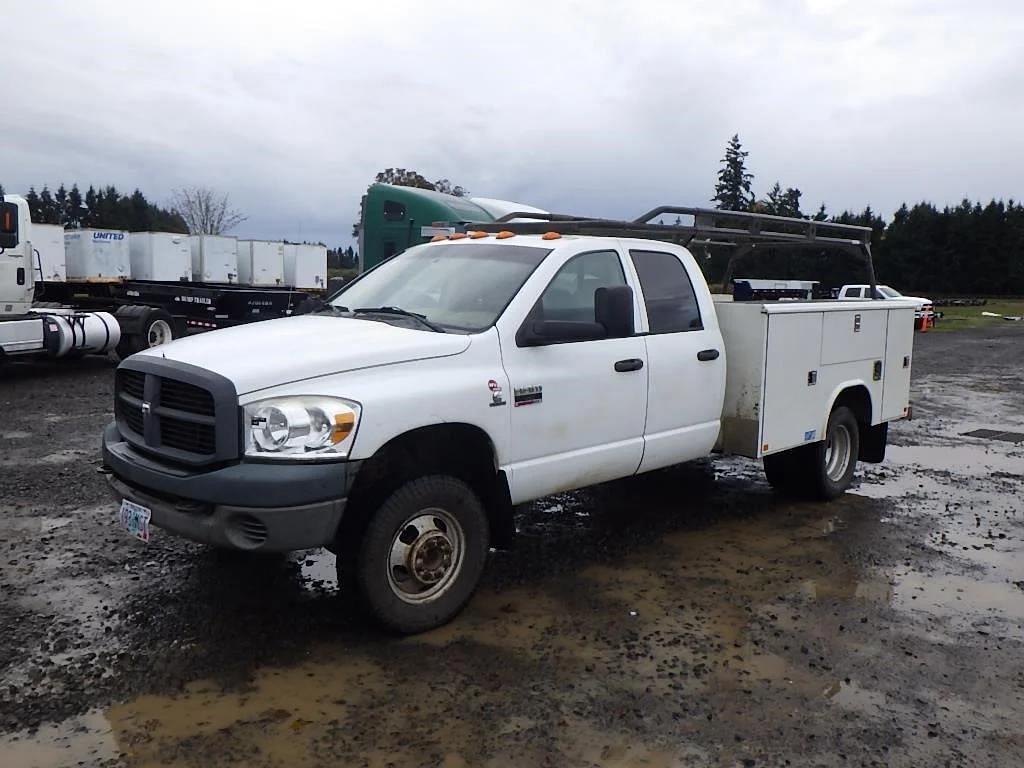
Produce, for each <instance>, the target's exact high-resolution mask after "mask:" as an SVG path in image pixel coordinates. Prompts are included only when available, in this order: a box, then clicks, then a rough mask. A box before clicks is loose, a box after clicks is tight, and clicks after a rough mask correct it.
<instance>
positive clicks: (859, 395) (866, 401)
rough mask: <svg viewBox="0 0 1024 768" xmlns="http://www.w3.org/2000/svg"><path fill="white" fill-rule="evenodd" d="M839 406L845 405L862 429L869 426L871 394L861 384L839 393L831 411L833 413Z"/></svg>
mask: <svg viewBox="0 0 1024 768" xmlns="http://www.w3.org/2000/svg"><path fill="white" fill-rule="evenodd" d="M841 405H845V406H846V407H847V408H849V409H850V410H851V411H853V415H854V416H856V417H857V423H858V425H859V426H860V427H861V428H862V429H867V428H868V427H870V426H871V393H870V392H868V388H867V387H865V386H864V385H863V384H858V385H857V386H854V387H848V388H847V389H844V390H843V391H842V392H840V393H839V396H838V397H837V398H836V400H835V402H834V403H833V404H832V410H833V411H834V410H835V409H836V408H838V407H839V406H841Z"/></svg>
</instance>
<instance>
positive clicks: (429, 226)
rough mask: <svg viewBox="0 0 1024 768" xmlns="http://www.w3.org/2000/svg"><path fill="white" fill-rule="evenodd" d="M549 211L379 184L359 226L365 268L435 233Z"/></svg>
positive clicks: (368, 198)
mask: <svg viewBox="0 0 1024 768" xmlns="http://www.w3.org/2000/svg"><path fill="white" fill-rule="evenodd" d="M516 212H523V213H546V211H542V210H541V209H540V208H535V207H533V206H530V205H525V204H523V203H515V202H511V201H508V200H494V199H491V198H486V197H472V198H471V197H455V196H454V195H446V194H443V193H441V192H435V191H434V190H432V189H419V188H418V187H399V186H395V185H393V184H373V185H371V186H370V188H369V189H367V190H366V195H365V196H364V197H363V210H362V216H361V220H360V222H359V270H360V272H365V271H366V270H368V269H372V268H373V267H375V266H377V265H378V264H380V263H381V262H382V261H384V260H385V259H389V258H391V257H392V256H394V255H395V254H396V253H401V252H402V251H404V250H405V249H406V248H411V247H412V246H414V245H419V244H420V243H425V242H428V241H429V240H430V238H432V237H434V236H435V235H447V234H451V233H452V232H459V231H464V230H465V229H466V225H467V224H486V223H489V222H493V221H495V220H496V219H498V218H499V217H501V216H505V215H507V214H509V213H516Z"/></svg>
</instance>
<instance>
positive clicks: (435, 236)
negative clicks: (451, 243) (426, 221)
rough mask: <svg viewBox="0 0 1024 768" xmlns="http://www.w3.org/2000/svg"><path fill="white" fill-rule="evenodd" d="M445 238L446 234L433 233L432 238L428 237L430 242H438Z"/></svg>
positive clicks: (446, 237)
mask: <svg viewBox="0 0 1024 768" xmlns="http://www.w3.org/2000/svg"><path fill="white" fill-rule="evenodd" d="M447 239H448V235H434V236H433V237H432V238H430V242H432V243H436V242H439V241H440V240H447Z"/></svg>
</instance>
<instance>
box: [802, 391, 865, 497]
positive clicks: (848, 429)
mask: <svg viewBox="0 0 1024 768" xmlns="http://www.w3.org/2000/svg"><path fill="white" fill-rule="evenodd" d="M859 454H860V428H859V427H858V425H857V417H856V416H854V415H853V411H851V410H850V409H849V408H847V407H846V406H845V405H841V406H839V407H837V408H835V409H833V411H832V413H831V414H830V415H829V417H828V426H827V427H826V429H825V439H824V440H822V441H821V442H820V443H815V444H814V445H812V446H808V450H807V456H808V461H807V465H806V471H807V484H806V489H807V492H808V494H809V495H811V496H813V497H814V498H817V499H822V500H826V501H827V500H829V499H834V498H836V497H837V496H841V495H842V494H843V493H845V492H846V489H847V488H849V487H850V483H851V482H853V473H854V471H855V470H856V469H857V456H858V455H859Z"/></svg>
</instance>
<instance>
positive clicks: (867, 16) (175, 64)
mask: <svg viewBox="0 0 1024 768" xmlns="http://www.w3.org/2000/svg"><path fill="white" fill-rule="evenodd" d="M717 5H725V4H708V3H700V2H646V3H645V2H635V3H625V2H623V3H620V2H614V3H613V2H597V3H595V2H591V3H563V4H555V3H539V2H538V3H536V4H533V3H531V2H521V3H518V4H516V6H515V8H514V9H511V8H510V7H509V6H508V5H507V4H500V5H499V4H491V3H486V2H484V3H481V2H476V3H468V2H467V3H457V2H432V3H429V4H423V3H412V2H389V3H377V4H370V5H367V4H362V3H360V4H349V3H337V2H297V3H293V4H291V5H287V4H286V5H281V4H274V5H267V6H266V7H265V8H264V7H262V6H261V5H260V4H257V3H237V4H234V3H220V2H218V3H211V2H206V3H199V2H177V3H173V4H171V3H167V4H163V3H161V4H156V3H146V4H139V3H127V2H124V3H101V2H78V3H75V4H73V5H72V4H65V3H60V2H34V3H23V4H18V5H15V6H12V7H11V8H9V9H6V10H5V13H6V14H7V19H6V22H5V28H6V29H7V30H16V33H15V34H5V42H4V58H3V62H4V63H3V72H4V79H5V81H6V86H5V88H6V90H7V99H6V102H7V103H6V106H5V108H4V111H3V116H2V117H0V128H2V130H0V183H3V184H4V186H5V187H6V188H7V189H8V190H9V191H15V190H23V189H24V188H27V186H28V185H29V184H35V185H37V186H39V185H42V184H43V183H48V184H50V185H51V186H55V185H56V184H58V183H60V182H61V181H64V182H68V183H70V182H72V181H78V182H80V183H84V184H88V183H95V184H105V183H113V184H116V185H117V186H118V187H121V188H125V189H130V188H133V187H136V186H138V187H140V188H142V189H143V190H144V191H145V192H146V193H147V195H149V196H150V197H153V198H156V199H166V198H168V197H169V195H170V191H171V189H173V188H174V187H176V186H179V185H183V184H191V183H198V184H207V185H210V186H214V187H217V188H219V189H223V190H225V191H227V192H229V193H230V194H231V196H232V199H233V200H234V201H235V203H236V204H237V205H238V206H239V207H241V208H242V209H244V210H245V212H246V213H247V214H248V215H249V221H248V222H246V223H245V224H244V225H243V226H242V227H241V228H240V229H239V233H240V234H244V235H248V236H256V237H289V238H310V239H323V240H325V241H326V242H328V243H332V244H333V243H338V242H347V239H348V232H349V229H350V226H351V223H352V220H353V217H354V215H355V211H356V209H357V207H358V202H359V197H360V195H361V193H362V191H363V190H364V189H365V186H366V184H367V183H368V182H369V181H370V180H371V179H372V177H373V174H374V173H375V172H376V171H378V170H380V169H381V168H383V167H386V166H404V167H407V168H414V169H416V170H419V171H420V172H422V173H423V174H424V175H426V176H428V177H429V178H439V177H447V178H450V179H451V180H452V181H454V182H457V183H460V184H463V185H465V186H467V187H468V188H470V189H471V190H472V191H473V192H475V193H477V194H481V195H485V196H490V197H507V198H512V199H517V200H520V201H522V202H527V203H532V204H535V205H540V206H544V207H548V208H551V209H556V210H563V211H573V212H581V213H590V214H598V215H613V216H624V215H630V214H636V213H638V212H640V211H641V210H644V209H646V208H648V207H650V206H653V205H655V204H658V203H663V202H677V203H681V204H703V203H705V202H706V201H707V198H708V197H709V196H710V194H711V191H712V187H713V183H714V175H715V171H716V169H717V163H718V159H719V158H720V156H721V154H722V151H723V148H724V144H725V141H726V139H727V138H728V137H729V136H730V135H732V134H733V133H734V132H737V131H738V132H739V133H740V136H741V138H742V139H743V141H744V144H745V146H746V148H747V149H748V150H749V151H750V153H751V154H750V158H749V164H750V168H751V170H753V172H754V173H755V175H756V180H755V188H756V191H757V192H759V193H760V194H763V193H764V192H765V191H766V190H767V188H768V187H769V186H770V185H771V183H772V182H774V181H775V180H776V179H778V180H779V181H780V182H781V183H782V184H783V185H784V186H787V185H792V186H798V187H800V188H801V189H802V190H803V192H804V200H805V208H807V209H811V208H814V207H816V206H817V205H818V203H819V202H821V201H824V202H826V203H827V204H828V206H829V208H830V209H832V210H836V209H841V208H846V207H852V208H861V207H863V206H864V205H865V204H867V203H870V204H871V205H872V206H874V207H875V208H876V209H877V210H880V211H883V212H886V213H888V212H891V211H892V210H893V209H894V208H895V207H896V206H898V205H899V204H900V202H902V201H904V200H909V201H914V200H918V199H922V198H926V199H930V200H933V201H936V202H938V203H940V204H943V203H954V202H956V201H958V200H959V199H960V198H961V197H963V196H965V195H966V196H970V197H974V198H988V197H992V196H995V197H1004V198H1005V197H1014V196H1016V197H1020V196H1021V190H1020V179H1021V178H1024V152H1022V150H1024V133H1022V132H1021V130H1020V125H1021V121H1022V118H1024V114H1022V112H1024V101H1022V99H1021V93H1022V92H1024V61H1022V59H1021V55H1020V50H1021V49H1020V43H1019V41H1020V40H1021V39H1022V34H1024V9H1022V7H1021V6H1020V5H1019V4H1018V3H1016V2H1007V1H1002V2H997V1H992V2H975V3H973V4H970V5H964V4H962V3H952V2H899V1H897V0H892V1H890V2H870V1H868V0H864V1H862V2H846V1H845V0H806V1H805V2H798V1H797V0H783V1H782V2H755V1H754V0H740V1H739V2H733V3H729V4H728V7H713V6H717Z"/></svg>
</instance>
